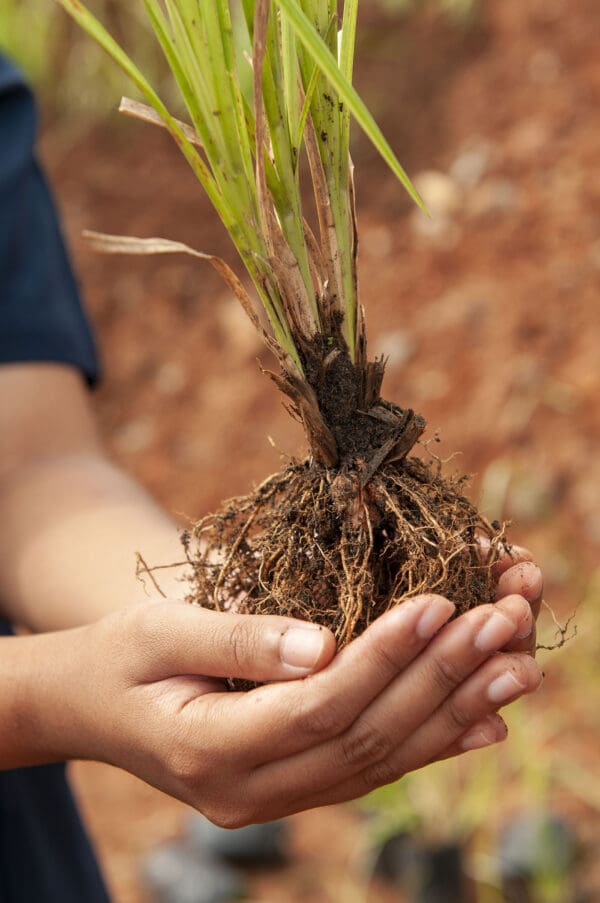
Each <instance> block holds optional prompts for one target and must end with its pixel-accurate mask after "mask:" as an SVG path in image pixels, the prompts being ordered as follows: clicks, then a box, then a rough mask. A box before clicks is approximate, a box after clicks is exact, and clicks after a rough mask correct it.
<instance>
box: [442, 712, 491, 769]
mask: <svg viewBox="0 0 600 903" xmlns="http://www.w3.org/2000/svg"><path fill="white" fill-rule="evenodd" d="M507 736H508V727H507V726H506V721H505V720H504V718H502V716H501V715H499V714H498V713H497V712H493V713H492V714H491V715H488V716H487V717H486V718H482V719H481V721H478V722H477V724H475V725H474V726H473V727H471V728H469V729H468V730H467V731H465V733H464V734H463V735H462V736H461V737H459V738H458V740H456V741H455V742H454V743H451V744H450V746H448V747H447V748H446V749H444V750H443V751H442V752H441V753H440V754H439V755H438V756H436V757H435V760H434V761H436V762H442V761H443V760H444V759H452V758H454V756H460V755H462V754H463V753H465V752H470V751H471V750H474V749H483V748H484V747H486V746H493V745H494V744H495V743H502V742H503V741H504V740H506V738H507Z"/></svg>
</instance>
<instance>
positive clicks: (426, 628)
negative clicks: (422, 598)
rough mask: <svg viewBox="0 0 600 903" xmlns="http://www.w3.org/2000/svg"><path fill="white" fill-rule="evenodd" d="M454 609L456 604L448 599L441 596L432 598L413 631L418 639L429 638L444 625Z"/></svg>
mask: <svg viewBox="0 0 600 903" xmlns="http://www.w3.org/2000/svg"><path fill="white" fill-rule="evenodd" d="M455 610H456V606H455V605H454V604H453V603H452V602H450V600H449V599H443V598H442V597H441V596H440V597H439V598H436V599H432V600H431V602H429V603H428V605H427V608H426V609H425V611H424V612H423V614H422V615H421V617H420V618H419V620H418V621H417V626H416V627H415V633H416V634H417V636H418V637H419V639H421V640H430V639H431V637H432V636H434V634H436V633H437V632H438V630H439V629H440V628H441V627H443V626H444V624H445V623H446V621H448V619H449V618H450V617H451V615H453V614H454V612H455Z"/></svg>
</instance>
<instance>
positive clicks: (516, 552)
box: [492, 546, 533, 580]
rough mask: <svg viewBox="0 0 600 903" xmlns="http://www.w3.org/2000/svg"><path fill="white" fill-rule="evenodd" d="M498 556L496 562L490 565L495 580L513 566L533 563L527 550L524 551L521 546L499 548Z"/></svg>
mask: <svg viewBox="0 0 600 903" xmlns="http://www.w3.org/2000/svg"><path fill="white" fill-rule="evenodd" d="M499 555H500V557H499V558H498V560H497V561H495V562H494V564H493V565H492V574H493V576H494V577H495V578H496V580H498V579H499V578H500V576H501V575H502V574H503V573H504V571H507V570H508V568H511V567H512V566H513V565H514V564H518V563H519V562H521V561H533V555H532V554H531V552H530V551H529V549H525V548H524V547H523V546H508V547H505V546H501V547H500V549H499Z"/></svg>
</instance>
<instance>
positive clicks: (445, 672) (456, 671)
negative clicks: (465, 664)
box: [431, 655, 464, 693]
mask: <svg viewBox="0 0 600 903" xmlns="http://www.w3.org/2000/svg"><path fill="white" fill-rule="evenodd" d="M431 678H432V679H433V682H434V684H435V686H436V687H437V688H438V689H439V690H442V692H444V693H447V692H448V691H449V690H453V689H454V688H455V687H457V686H459V684H461V683H462V681H463V680H464V675H463V674H462V673H461V670H460V667H459V666H458V665H457V664H455V663H454V662H453V661H452V659H451V658H449V657H448V656H446V655H438V656H437V657H436V658H434V660H433V662H432V665H431Z"/></svg>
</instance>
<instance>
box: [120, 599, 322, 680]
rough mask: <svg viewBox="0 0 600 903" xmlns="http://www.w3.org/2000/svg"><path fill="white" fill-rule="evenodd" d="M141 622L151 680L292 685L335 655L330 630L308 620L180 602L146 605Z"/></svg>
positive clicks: (319, 668) (145, 655) (318, 668)
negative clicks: (199, 678) (178, 677)
mask: <svg viewBox="0 0 600 903" xmlns="http://www.w3.org/2000/svg"><path fill="white" fill-rule="evenodd" d="M144 618H145V619H146V621H145V624H144V630H143V632H144V634H145V637H146V639H147V641H148V643H149V646H150V649H148V648H146V649H145V650H144V657H145V661H146V663H147V672H146V673H147V675H148V678H149V679H150V680H162V679H164V678H166V677H173V676H174V675H180V674H189V675H191V674H193V675H201V676H203V677H220V678H227V677H239V678H245V679H246V680H254V681H259V682H266V681H273V680H292V679H294V678H298V677H305V676H306V675H307V674H311V673H313V672H315V671H319V670H321V668H324V667H325V665H327V664H329V662H330V661H331V659H332V658H333V656H334V655H335V649H336V645H335V639H334V637H333V634H332V633H331V631H329V630H327V629H326V628H324V627H320V626H319V625H317V624H312V623H310V622H308V621H298V620H294V619H292V618H282V617H276V616H271V615H241V614H234V613H233V612H215V611H209V610H208V609H206V608H201V607H200V606H197V605H189V604H186V603H181V602H159V603H156V604H154V605H150V606H148V607H147V608H145V610H144ZM138 643H139V638H138ZM149 653H150V654H149ZM149 659H150V661H149ZM148 672H150V673H148Z"/></svg>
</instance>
